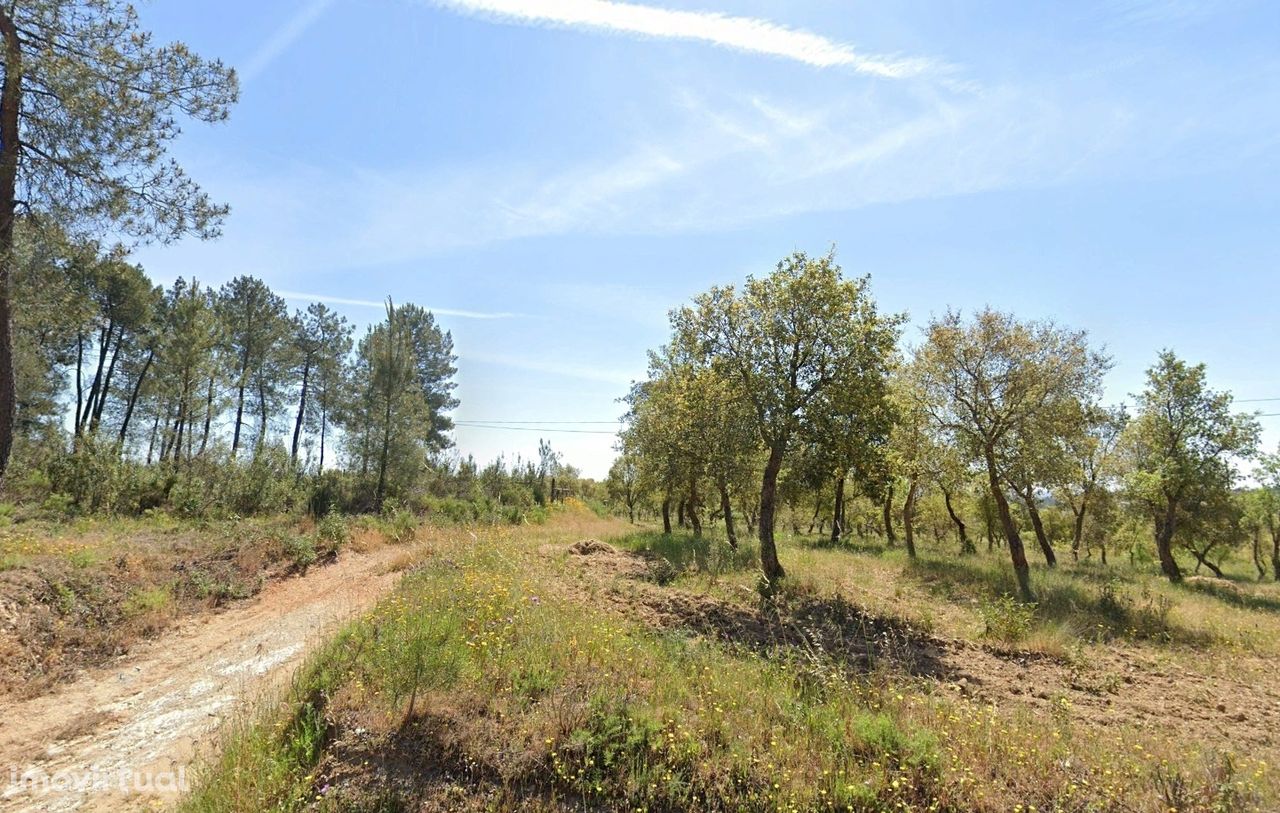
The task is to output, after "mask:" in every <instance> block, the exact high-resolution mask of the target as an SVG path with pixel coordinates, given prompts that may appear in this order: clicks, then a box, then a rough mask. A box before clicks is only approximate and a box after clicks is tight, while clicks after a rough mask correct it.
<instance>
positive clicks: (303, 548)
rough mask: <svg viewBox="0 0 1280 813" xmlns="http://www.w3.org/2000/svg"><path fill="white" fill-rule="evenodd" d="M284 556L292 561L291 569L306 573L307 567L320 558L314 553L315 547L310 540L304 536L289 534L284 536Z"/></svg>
mask: <svg viewBox="0 0 1280 813" xmlns="http://www.w3.org/2000/svg"><path fill="white" fill-rule="evenodd" d="M284 553H285V556H286V557H288V558H289V560H290V561H292V562H293V569H294V570H296V571H298V572H299V573H306V572H307V568H309V567H311V566H312V565H314V564H315V563H316V560H317V559H319V558H320V556H319V554H317V553H316V547H315V545H313V544H312V543H311V540H310V539H308V538H307V537H305V536H296V535H290V536H287V537H285V538H284Z"/></svg>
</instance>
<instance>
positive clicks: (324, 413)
mask: <svg viewBox="0 0 1280 813" xmlns="http://www.w3.org/2000/svg"><path fill="white" fill-rule="evenodd" d="M322 392H323V391H322ZM322 397H323V396H322ZM328 428H329V410H328V408H327V407H325V406H324V401H323V400H322V401H321V406H320V468H319V469H318V471H324V440H325V437H324V436H325V434H326V431H325V430H327V429H328Z"/></svg>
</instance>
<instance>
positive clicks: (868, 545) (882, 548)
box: [795, 535, 894, 556]
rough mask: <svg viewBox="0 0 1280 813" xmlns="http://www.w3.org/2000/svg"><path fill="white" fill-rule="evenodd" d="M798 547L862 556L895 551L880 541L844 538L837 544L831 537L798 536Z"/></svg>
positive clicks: (881, 554)
mask: <svg viewBox="0 0 1280 813" xmlns="http://www.w3.org/2000/svg"><path fill="white" fill-rule="evenodd" d="M795 544H796V546H797V547H801V548H805V549H807V550H832V551H837V552H839V553H852V554H857V555H860V556H884V555H885V554H886V553H889V552H890V551H892V550H894V548H891V547H889V546H888V545H886V544H885V543H884V542H882V541H880V540H871V539H857V538H856V537H855V538H842V539H839V540H837V541H835V542H833V541H831V537H830V536H826V535H823V536H797V537H795Z"/></svg>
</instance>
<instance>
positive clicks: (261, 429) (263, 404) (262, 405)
mask: <svg viewBox="0 0 1280 813" xmlns="http://www.w3.org/2000/svg"><path fill="white" fill-rule="evenodd" d="M268 418H269V416H268V415H267V379H266V375H265V374H259V376H258V440H257V442H256V443H254V445H253V455H254V457H257V456H258V453H259V452H261V451H262V447H264V446H266V445H267V422H268Z"/></svg>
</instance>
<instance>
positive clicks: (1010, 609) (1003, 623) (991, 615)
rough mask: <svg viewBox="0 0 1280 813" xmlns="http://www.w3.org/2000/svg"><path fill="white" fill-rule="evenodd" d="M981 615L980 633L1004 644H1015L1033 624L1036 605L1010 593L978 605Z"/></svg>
mask: <svg viewBox="0 0 1280 813" xmlns="http://www.w3.org/2000/svg"><path fill="white" fill-rule="evenodd" d="M978 614H979V615H980V616H981V617H982V623H983V631H982V634H983V635H984V636H985V637H987V638H991V639H992V640H995V641H999V642H1001V643H1004V644H1016V643H1018V642H1019V641H1021V640H1023V639H1024V638H1026V637H1027V634H1028V633H1029V632H1031V629H1032V628H1033V627H1034V626H1035V617H1036V607H1035V605H1034V604H1027V603H1025V602H1022V601H1019V600H1018V599H1016V598H1014V597H1013V596H1010V595H1003V596H1000V597H999V598H995V599H991V600H988V601H985V602H983V603H982V604H980V605H979V606H978Z"/></svg>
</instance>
